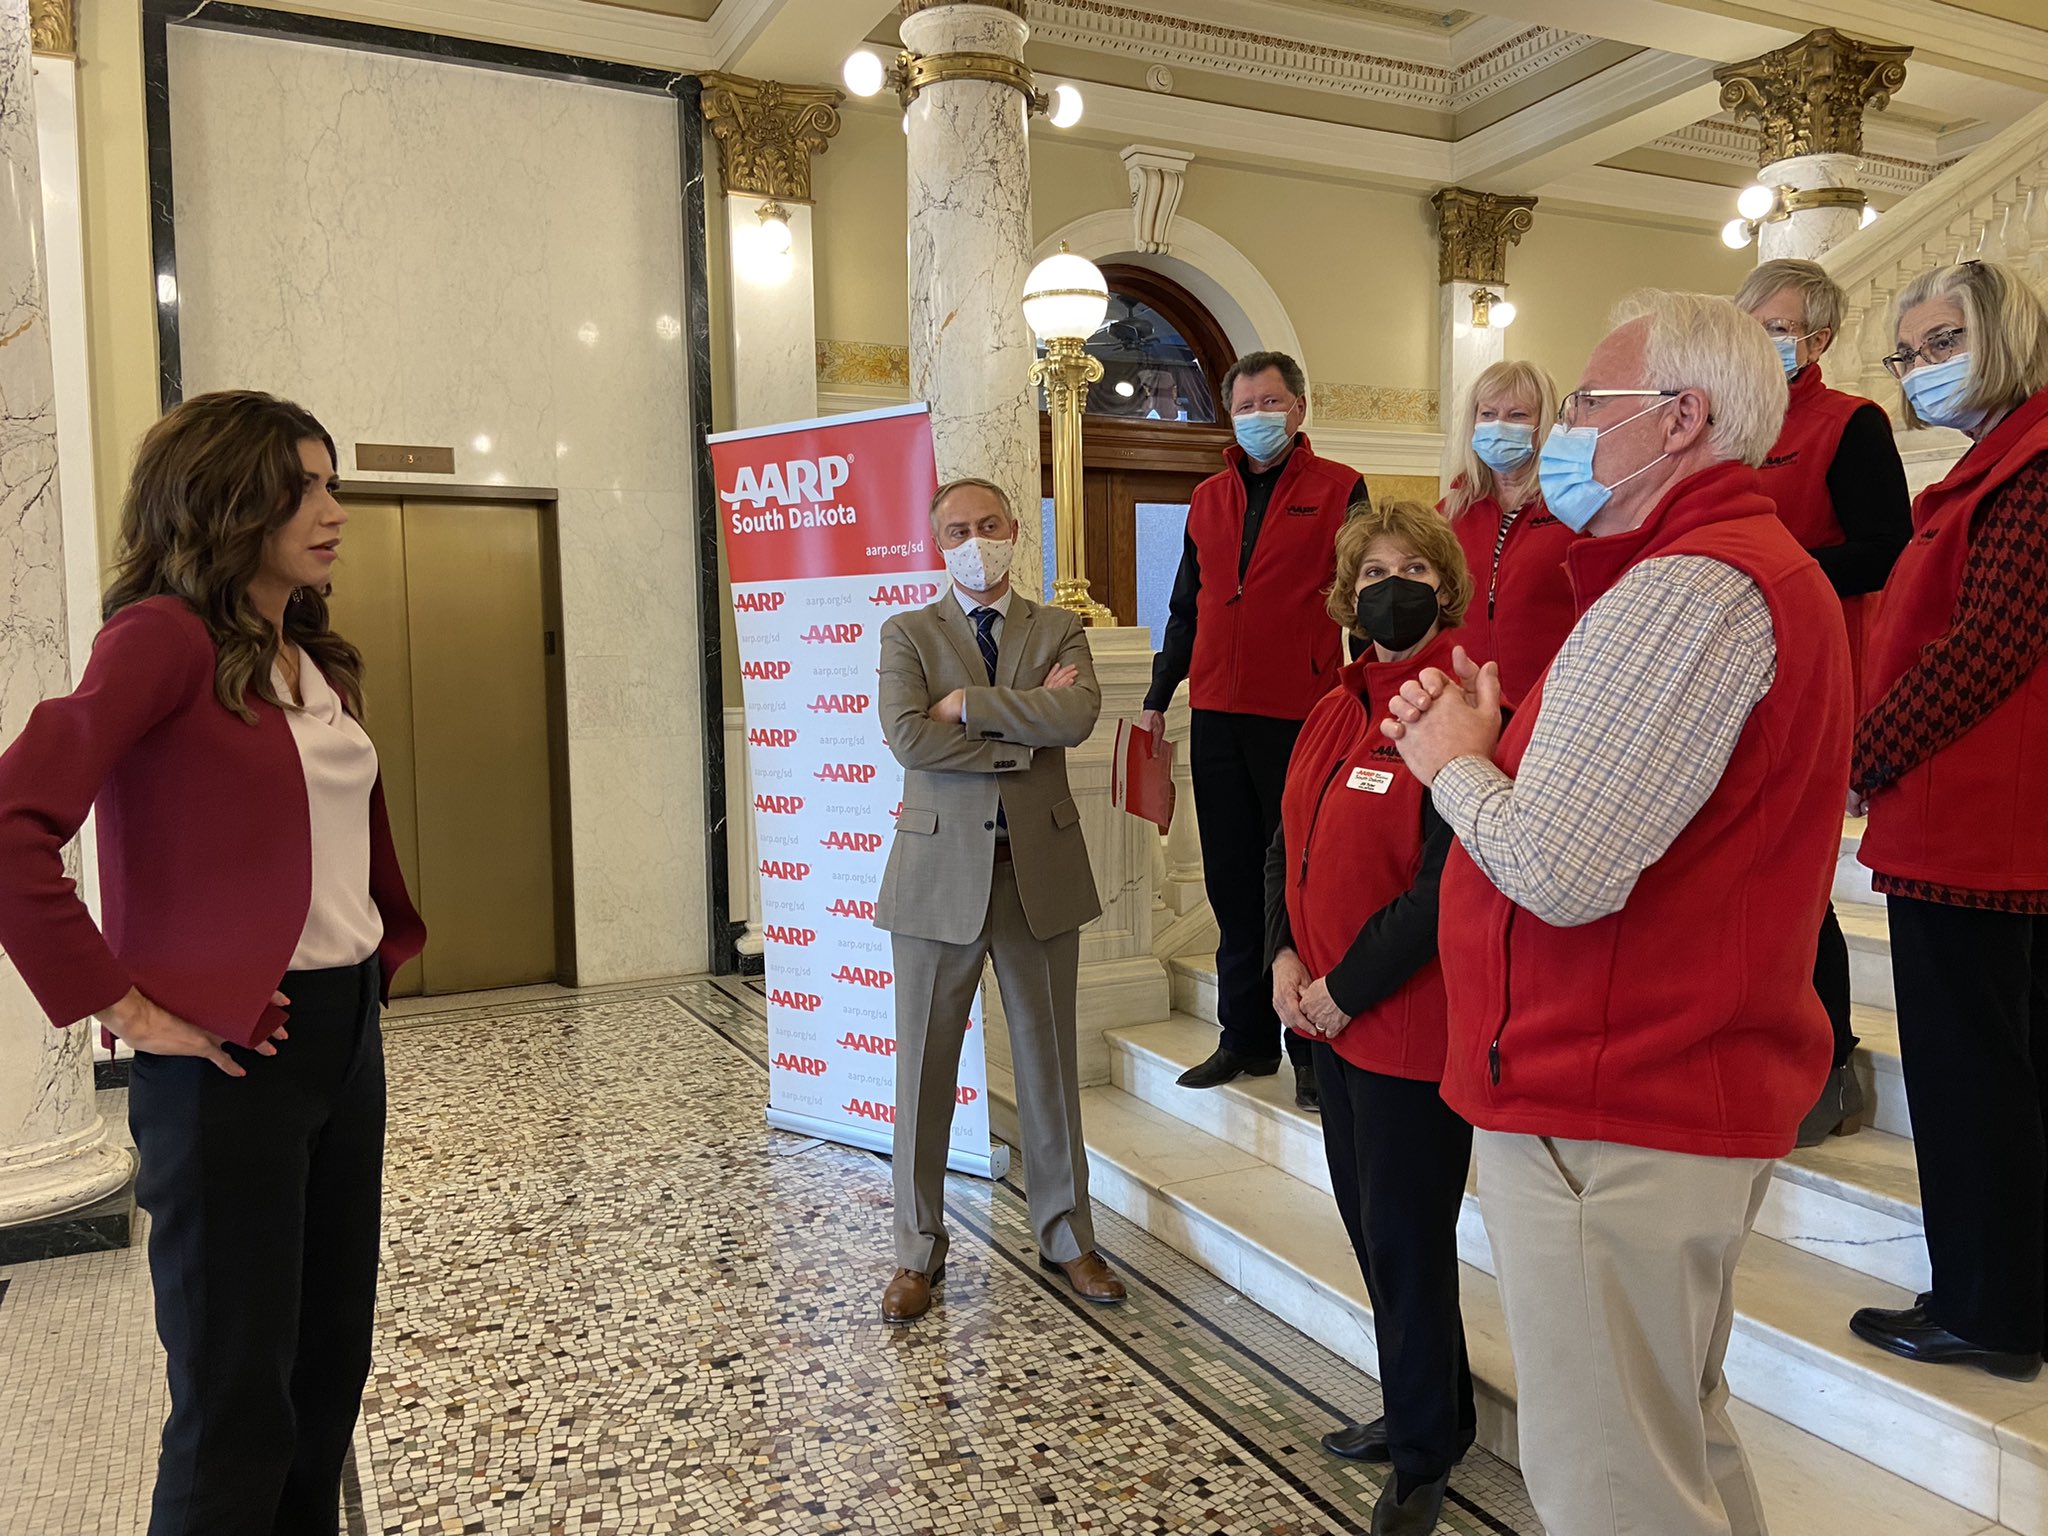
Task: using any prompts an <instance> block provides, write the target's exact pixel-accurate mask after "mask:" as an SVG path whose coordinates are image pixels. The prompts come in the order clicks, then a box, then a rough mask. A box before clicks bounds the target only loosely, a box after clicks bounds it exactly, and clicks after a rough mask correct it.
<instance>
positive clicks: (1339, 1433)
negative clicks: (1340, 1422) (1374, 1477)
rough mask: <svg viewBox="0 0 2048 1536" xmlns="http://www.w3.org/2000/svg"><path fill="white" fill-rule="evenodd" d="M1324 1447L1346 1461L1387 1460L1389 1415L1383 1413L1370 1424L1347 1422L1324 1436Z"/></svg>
mask: <svg viewBox="0 0 2048 1536" xmlns="http://www.w3.org/2000/svg"><path fill="white" fill-rule="evenodd" d="M1323 1449H1324V1450H1326V1451H1328V1452H1329V1453H1330V1454H1331V1455H1332V1456H1342V1457H1343V1458H1344V1459H1345V1460H1346V1461H1385V1460H1387V1459H1388V1454H1387V1416H1386V1415H1385V1414H1381V1415H1380V1416H1379V1417H1378V1418H1376V1419H1374V1420H1373V1421H1372V1422H1371V1423H1370V1424H1347V1425H1345V1426H1344V1427H1343V1428H1342V1429H1333V1430H1331V1431H1330V1432H1329V1433H1328V1434H1327V1435H1325V1436H1323Z"/></svg>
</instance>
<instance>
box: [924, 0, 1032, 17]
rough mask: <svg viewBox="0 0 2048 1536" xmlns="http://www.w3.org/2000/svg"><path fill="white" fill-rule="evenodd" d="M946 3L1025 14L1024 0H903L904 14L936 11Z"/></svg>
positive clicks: (1014, 14)
mask: <svg viewBox="0 0 2048 1536" xmlns="http://www.w3.org/2000/svg"><path fill="white" fill-rule="evenodd" d="M945 5H980V6H986V7H987V8H988V9H990V10H992V11H1008V12H1009V13H1010V14H1011V15H1012V16H1022V15H1023V14H1024V0H903V14H904V15H906V16H915V15H916V14H917V13H918V12H919V11H936V10H937V9H939V7H941V6H945Z"/></svg>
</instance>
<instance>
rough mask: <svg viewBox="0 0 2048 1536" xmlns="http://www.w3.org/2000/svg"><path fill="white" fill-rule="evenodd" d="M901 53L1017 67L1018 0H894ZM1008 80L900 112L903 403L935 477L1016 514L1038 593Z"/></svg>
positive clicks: (929, 91)
mask: <svg viewBox="0 0 2048 1536" xmlns="http://www.w3.org/2000/svg"><path fill="white" fill-rule="evenodd" d="M903 13H904V14H903V44H904V46H905V47H906V48H908V49H909V50H910V51H911V52H913V53H915V54H919V55H922V56H924V57H925V58H933V57H935V56H945V55H954V54H983V55H995V56H998V57H1000V58H1003V59H1008V60H1015V61H1018V62H1019V63H1020V64H1021V61H1022V59H1023V57H1024V43H1025V40H1026V38H1027V37H1029V35H1030V28H1029V27H1028V26H1027V25H1026V24H1025V21H1024V0H988V3H985V4H979V5H965V4H951V3H933V0H903ZM1025 112H1026V102H1025V98H1024V94H1023V92H1022V91H1020V90H1019V89H1017V87H1016V86H1015V85H1012V84H1008V83H1005V82H1001V81H995V80H981V79H952V80H939V81H936V82H934V83H932V84H928V85H925V86H924V87H923V88H922V89H921V90H920V91H919V92H918V94H917V98H916V99H915V100H914V101H912V102H911V104H910V132H909V169H910V207H909V216H910V396H911V398H912V399H913V400H925V401H929V402H930V404H931V409H932V436H933V439H934V446H935V448H936V450H937V453H938V461H939V478H940V479H941V480H949V479H952V478H954V477H956V476H960V475H978V476H980V477H981V478H983V479H987V480H993V481H995V482H996V483H997V484H998V485H1001V486H1003V487H1005V488H1006V489H1008V490H1009V492H1010V494H1011V496H1012V497H1013V498H1014V499H1015V500H1016V503H1017V505H1018V507H1019V509H1020V510H1021V511H1023V513H1024V516H1023V519H1022V521H1023V525H1024V526H1023V534H1022V536H1021V538H1020V540H1019V546H1018V550H1017V560H1016V567H1015V574H1014V575H1013V576H1012V578H1011V579H1012V580H1013V581H1014V582H1016V584H1017V586H1018V587H1019V588H1020V589H1022V590H1023V591H1025V592H1026V593H1028V594H1030V595H1033V596H1038V595H1040V594H1039V590H1038V589H1039V584H1040V580H1041V572H1042V569H1043V564H1044V561H1043V556H1042V555H1041V553H1040V551H1041V549H1042V548H1043V544H1042V542H1041V539H1042V534H1043V529H1042V526H1041V524H1042V519H1041V518H1039V517H1037V516H1034V515H1032V513H1031V509H1033V508H1036V507H1037V506H1038V505H1039V502H1040V497H1039V481H1038V409H1037V401H1036V399H1035V398H1034V393H1033V390H1032V386H1031V379H1030V369H1031V364H1032V361H1033V359H1034V357H1035V356H1036V350H1037V349H1036V347H1035V346H1034V344H1033V342H1032V338H1031V332H1030V329H1029V328H1028V327H1027V326H1026V325H1025V323H1024V310H1023V303H1022V300H1023V294H1024V279H1025V277H1026V276H1027V275H1028V274H1029V272H1030V270H1031V148H1030V144H1029V142H1028V140H1027V138H1026V135H1025V126H1024V125H1025Z"/></svg>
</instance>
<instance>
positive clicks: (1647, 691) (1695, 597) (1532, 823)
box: [1431, 555, 1778, 928]
mask: <svg viewBox="0 0 2048 1536" xmlns="http://www.w3.org/2000/svg"><path fill="white" fill-rule="evenodd" d="M1777 672H1778V646H1777V638H1776V635H1775V632H1774V631H1773V629H1772V625H1771V610H1770V605H1769V604H1768V603H1767V602H1765V600H1764V595H1763V592H1762V591H1761V589H1759V588H1758V586H1757V584H1756V583H1755V582H1753V581H1751V580H1750V579H1749V577H1748V576H1746V575H1744V574H1743V573H1742V572H1741V571H1739V570H1737V569H1736V568H1735V567H1733V566H1731V565H1726V564H1724V563H1722V562H1721V561H1719V560H1713V559H1709V558H1708V557H1706V556H1704V555H1672V556H1666V557H1664V558H1661V559H1655V560H1646V561H1644V562H1643V563H1642V564H1641V565H1638V566H1636V567H1635V568H1634V569H1633V570H1631V571H1629V572H1628V574H1627V575H1625V576H1623V577H1622V579H1621V580H1620V581H1618V582H1616V583H1615V585H1614V587H1613V589H1612V590H1611V591H1609V592H1607V593H1606V594H1605V595H1604V596H1602V597H1601V598H1600V600H1599V601H1598V602H1596V603H1594V604H1593V606H1592V607H1591V608H1589V609H1587V610H1586V612H1585V614H1584V615H1583V616H1582V617H1581V618H1580V620H1579V622H1578V624H1577V626H1576V627H1575V628H1574V629H1573V630H1572V632H1571V634H1570V635H1569V636H1568V637H1567V638H1566V640H1565V642H1564V646H1563V648H1562V649H1561V650H1559V652H1558V653H1557V659H1556V660H1555V661H1553V662H1552V663H1551V664H1550V671H1549V674H1548V675H1547V677H1546V678H1545V679H1544V683H1543V695H1542V699H1541V703H1540V711H1541V712H1540V713H1539V715H1538V716H1537V720H1536V725H1535V729H1534V731H1533V732H1532V734H1531V735H1530V737H1529V744H1528V748H1527V750H1526V751H1525V752H1524V753H1523V756H1522V762H1521V766H1520V768H1519V769H1518V770H1517V772H1516V774H1515V776H1514V777H1513V778H1509V777H1508V776H1507V775H1506V774H1505V773H1502V772H1501V771H1500V769H1499V768H1497V767H1495V766H1494V765H1493V764H1492V763H1491V762H1489V761H1487V760H1486V759H1484V758H1479V757H1461V758H1458V759H1456V760H1455V761H1453V762H1451V763H1448V764H1446V765H1445V766H1444V768H1443V771H1442V772H1440V773H1439V774H1438V775H1437V777H1436V784H1435V786H1434V788H1433V790H1432V792H1431V793H1432V797H1433V798H1434V800H1435V802H1436V807H1437V810H1438V811H1439V812H1441V813H1442V815H1443V818H1444V820H1446V821H1447V822H1449V823H1450V824H1451V827H1452V829H1453V830H1454V831H1455V832H1456V833H1457V835H1458V838H1459V840H1460V841H1461V842H1463V843H1464V845H1465V851H1466V852H1467V853H1468V854H1470V855H1471V857H1472V861H1473V863H1475V864H1477V865H1478V866H1479V868H1480V869H1481V870H1482V871H1483V872H1484V873H1485V875H1486V877H1487V879H1489V880H1491V881H1492V882H1493V883H1494V885H1495V886H1497V887H1498V888H1499V889H1500V891H1501V894H1503V895H1504V896H1506V897H1507V898H1508V900H1510V901H1512V902H1513V903H1514V904H1515V905H1516V906H1518V907H1521V908H1523V909H1525V910H1526V911H1528V912H1531V913H1533V914H1534V915H1535V916H1536V917H1538V918H1541V919H1542V920H1543V921H1544V922H1546V923H1550V924H1552V925H1553V926H1555V927H1560V928H1569V927H1574V926H1577V925H1578V924H1581V923H1590V922H1593V921H1595V920H1596V919H1599V918H1602V917H1605V916H1607V915H1608V914H1609V913H1612V912H1619V911H1620V910H1621V908H1622V907H1623V905H1624V904H1625V903H1626V902H1627V901H1628V897H1629V892H1630V891H1632V890H1634V889H1635V883H1636V880H1637V877H1639V876H1640V875H1641V874H1642V872H1643V871H1644V870H1645V869H1648V868H1649V867H1650V866H1651V865H1652V864H1654V863H1656V862H1657V860H1659V859H1660V858H1662V857H1663V856H1664V854H1665V852H1666V850H1668V849H1669V848H1670V847H1671V845H1672V843H1673V842H1674V841H1676V840H1677V837H1678V834H1679V833H1680V832H1682V831H1684V830H1685V828H1686V825H1687V824H1688V823H1689V822H1690V821H1691V820H1692V819H1693V817H1694V816H1696V815H1698V814H1699V810H1700V807H1701V806H1703V805H1705V804H1706V803H1707V797H1708V796H1710V795H1711V794H1713V792H1714V788H1715V786H1716V785H1718V784H1719V783H1720V782H1721V775H1722V773H1723V772H1725V771H1726V769H1727V767H1728V760H1729V758H1730V757H1731V756H1733V755H1734V752H1735V743H1736V741H1737V740H1738V739H1739V738H1740V737H1741V735H1742V728H1743V726H1744V725H1745V724H1747V723H1748V720H1749V714H1750V711H1751V710H1753V709H1754V708H1755V707H1756V705H1757V702H1758V701H1759V700H1760V699H1762V698H1763V696H1764V695H1765V694H1766V693H1767V692H1769V691H1770V686H1771V683H1772V681H1773V679H1775V678H1776V676H1777Z"/></svg>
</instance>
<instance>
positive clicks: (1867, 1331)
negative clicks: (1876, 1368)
mask: <svg viewBox="0 0 2048 1536" xmlns="http://www.w3.org/2000/svg"><path fill="white" fill-rule="evenodd" d="M1849 1329H1850V1331H1851V1332H1852V1333H1854V1334H1855V1335H1856V1337H1857V1338H1859V1339H1862V1340H1863V1341H1865V1342H1866V1343H1869V1344H1875V1345H1876V1346H1877V1347H1878V1348H1879V1349H1883V1350H1889V1351H1890V1352H1891V1353H1892V1354H1895V1355H1897V1356H1899V1357H1900V1358H1901V1359H1903V1360H1920V1361H1925V1362H1928V1363H1930V1364H1940V1365H1974V1366H1976V1367H1977V1368H1978V1369H1979V1370H1983V1371H1989V1372H1990V1373H1991V1374H1992V1375H1993V1376H2003V1377H2004V1378H2005V1379H2006V1380H2008V1381H2032V1380H2033V1379H2034V1378H2035V1377H2036V1376H2038V1375H2039V1374H2040V1373H2041V1357H2040V1356H2039V1355H2038V1354H2023V1353H2019V1352H2016V1351H2013V1350H2004V1349H1985V1348H1983V1347H1982V1346H1980V1345H1976V1344H1972V1343H1971V1342H1970V1341H1969V1340H1968V1339H1959V1338H1957V1337H1956V1336H1955V1335H1954V1334H1952V1333H1950V1332H1949V1331H1948V1330H1947V1329H1946V1328H1944V1327H1942V1326H1941V1324H1939V1323H1937V1322H1936V1321H1934V1319H1933V1318H1931V1317H1929V1316H1928V1315H1927V1306H1926V1303H1925V1302H1924V1301H1923V1302H1921V1303H1920V1304H1919V1305H1917V1306H1911V1307H1904V1308H1900V1309H1898V1310H1896V1311H1889V1310H1887V1309H1885V1308H1883V1307H1865V1308H1864V1309H1863V1310H1862V1311H1860V1312H1858V1313H1857V1314H1856V1315H1855V1316H1854V1317H1852V1318H1850V1319H1849Z"/></svg>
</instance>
